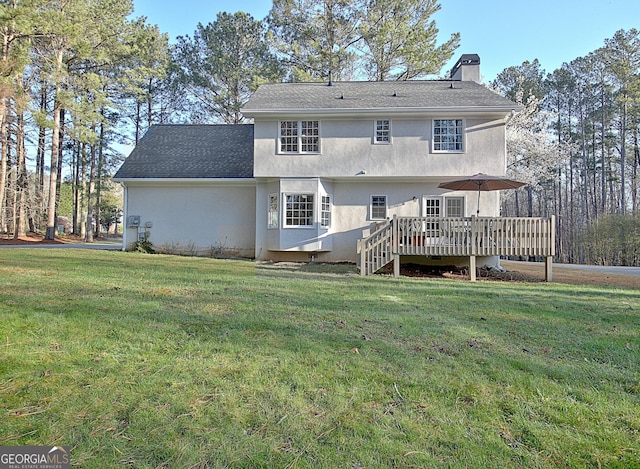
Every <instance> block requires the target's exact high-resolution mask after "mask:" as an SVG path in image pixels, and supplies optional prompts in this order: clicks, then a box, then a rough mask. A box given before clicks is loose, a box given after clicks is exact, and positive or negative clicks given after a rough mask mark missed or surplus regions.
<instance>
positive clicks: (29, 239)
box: [0, 233, 105, 247]
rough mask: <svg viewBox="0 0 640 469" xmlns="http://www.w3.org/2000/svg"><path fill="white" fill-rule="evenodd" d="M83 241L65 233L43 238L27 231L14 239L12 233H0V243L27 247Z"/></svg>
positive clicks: (102, 239) (76, 236)
mask: <svg viewBox="0 0 640 469" xmlns="http://www.w3.org/2000/svg"><path fill="white" fill-rule="evenodd" d="M104 240H105V238H94V241H104ZM84 242H85V241H84V238H81V237H80V236H78V235H73V234H72V235H66V236H64V237H57V238H56V239H44V235H42V234H40V233H28V234H27V235H26V236H20V237H19V238H18V239H14V238H13V236H12V235H9V236H7V235H4V234H3V235H0V245H12V246H26V247H28V246H33V245H40V244H77V243H84Z"/></svg>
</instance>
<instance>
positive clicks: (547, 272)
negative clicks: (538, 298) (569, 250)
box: [544, 256, 553, 282]
mask: <svg viewBox="0 0 640 469" xmlns="http://www.w3.org/2000/svg"><path fill="white" fill-rule="evenodd" d="M544 280H545V282H552V281H553V256H547V257H545V258H544Z"/></svg>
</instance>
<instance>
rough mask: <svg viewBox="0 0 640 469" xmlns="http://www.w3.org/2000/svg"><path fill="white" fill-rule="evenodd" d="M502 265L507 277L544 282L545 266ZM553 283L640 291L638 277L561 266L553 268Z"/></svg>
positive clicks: (639, 279) (533, 264) (508, 262)
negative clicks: (515, 276) (514, 274)
mask: <svg viewBox="0 0 640 469" xmlns="http://www.w3.org/2000/svg"><path fill="white" fill-rule="evenodd" d="M500 264H501V265H502V267H504V268H505V270H506V272H505V274H506V275H508V274H509V273H510V272H515V273H517V274H518V275H521V276H522V277H523V278H526V279H527V280H526V281H532V282H543V281H544V264H541V263H540V264H538V263H520V262H510V261H500ZM553 281H554V282H557V283H568V284H571V285H604V286H609V287H620V288H638V289H640V278H638V277H633V276H630V275H622V274H609V273H600V272H593V271H586V270H578V269H573V268H567V267H562V266H559V265H554V266H553Z"/></svg>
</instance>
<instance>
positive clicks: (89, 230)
mask: <svg viewBox="0 0 640 469" xmlns="http://www.w3.org/2000/svg"><path fill="white" fill-rule="evenodd" d="M89 154H90V163H89V196H88V203H87V219H86V224H87V226H86V229H85V238H84V239H85V241H86V242H87V243H92V242H93V227H92V226H91V225H92V224H93V213H94V210H93V208H94V205H95V199H96V165H97V162H96V159H97V158H96V146H95V145H91V148H90V150H89Z"/></svg>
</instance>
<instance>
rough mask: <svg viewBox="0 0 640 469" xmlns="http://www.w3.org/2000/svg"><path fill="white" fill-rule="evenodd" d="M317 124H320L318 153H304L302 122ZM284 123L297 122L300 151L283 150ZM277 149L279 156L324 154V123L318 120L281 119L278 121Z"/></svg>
mask: <svg viewBox="0 0 640 469" xmlns="http://www.w3.org/2000/svg"><path fill="white" fill-rule="evenodd" d="M303 121H304V122H317V123H318V151H302V122H303ZM283 122H297V125H298V135H297V138H298V145H297V147H298V151H284V150H282V134H281V131H282V123H283ZM276 149H277V153H278V154H279V155H319V154H321V153H322V123H321V121H320V120H318V119H299V120H294V119H281V120H279V121H278V138H277V141H276Z"/></svg>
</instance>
